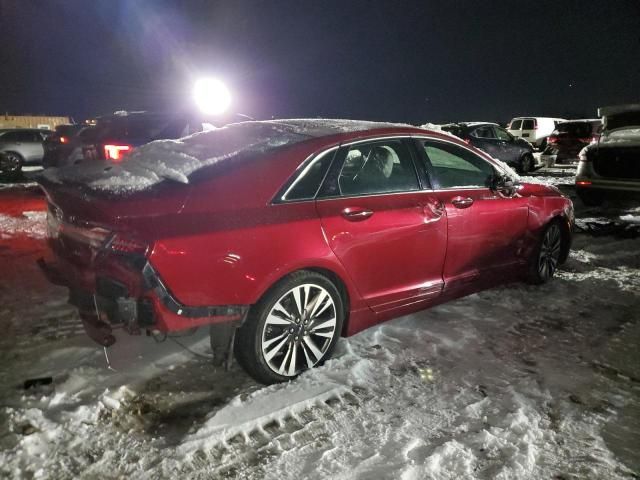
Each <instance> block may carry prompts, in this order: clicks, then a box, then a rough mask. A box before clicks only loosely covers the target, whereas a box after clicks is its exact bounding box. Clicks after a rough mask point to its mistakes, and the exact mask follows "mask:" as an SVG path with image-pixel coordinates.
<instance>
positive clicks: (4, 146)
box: [0, 128, 52, 176]
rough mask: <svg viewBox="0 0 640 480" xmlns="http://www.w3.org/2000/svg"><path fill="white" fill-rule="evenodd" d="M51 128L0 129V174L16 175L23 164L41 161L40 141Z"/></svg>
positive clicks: (39, 162)
mask: <svg viewBox="0 0 640 480" xmlns="http://www.w3.org/2000/svg"><path fill="white" fill-rule="evenodd" d="M51 133H52V132H51V130H39V129H35V128H14V129H7V130H0V153H2V156H0V174H5V175H8V176H17V175H19V174H20V172H21V171H22V167H23V166H25V165H39V164H41V163H42V157H43V155H44V149H43V147H42V143H43V141H44V140H45V138H46V137H47V136H49V135H50V134H51Z"/></svg>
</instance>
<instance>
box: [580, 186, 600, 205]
mask: <svg viewBox="0 0 640 480" xmlns="http://www.w3.org/2000/svg"><path fill="white" fill-rule="evenodd" d="M576 193H577V194H578V197H579V198H580V200H582V203H584V204H585V205H586V206H587V207H598V206H600V205H602V203H603V202H604V194H603V193H602V192H601V191H598V190H587V189H585V188H579V189H577V190H576Z"/></svg>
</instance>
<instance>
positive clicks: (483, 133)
mask: <svg viewBox="0 0 640 480" xmlns="http://www.w3.org/2000/svg"><path fill="white" fill-rule="evenodd" d="M471 135H472V136H474V137H476V138H486V139H492V140H493V139H495V138H496V137H495V135H494V134H493V129H492V128H491V126H489V125H484V126H482V127H478V128H476V129H475V130H473V131H472V132H471Z"/></svg>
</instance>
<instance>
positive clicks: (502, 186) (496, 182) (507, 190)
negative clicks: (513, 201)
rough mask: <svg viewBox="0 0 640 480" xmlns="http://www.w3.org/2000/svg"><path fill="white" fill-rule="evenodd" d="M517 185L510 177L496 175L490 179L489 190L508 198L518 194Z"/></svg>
mask: <svg viewBox="0 0 640 480" xmlns="http://www.w3.org/2000/svg"><path fill="white" fill-rule="evenodd" d="M516 185H517V184H516V182H515V181H514V180H513V179H512V178H511V177H510V176H509V175H501V174H494V175H491V177H489V188H490V189H491V190H493V191H494V192H498V193H501V194H502V195H505V196H508V197H510V196H512V195H513V194H514V193H515V192H516Z"/></svg>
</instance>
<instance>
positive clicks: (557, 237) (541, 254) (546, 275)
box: [527, 220, 566, 285]
mask: <svg viewBox="0 0 640 480" xmlns="http://www.w3.org/2000/svg"><path fill="white" fill-rule="evenodd" d="M565 242H566V239H565V234H564V232H563V230H562V225H561V224H560V222H559V221H557V220H554V221H552V222H551V223H549V224H548V225H547V226H546V227H545V229H544V230H543V231H542V235H541V236H540V239H539V240H538V244H537V245H536V248H535V249H534V251H533V255H532V256H531V259H530V260H529V266H528V275H527V277H528V278H527V280H528V281H529V283H532V284H534V285H540V284H542V283H546V282H548V281H549V280H551V279H552V278H553V275H554V274H555V272H556V269H557V268H558V264H559V263H560V259H561V257H562V251H563V248H564V245H565Z"/></svg>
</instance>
